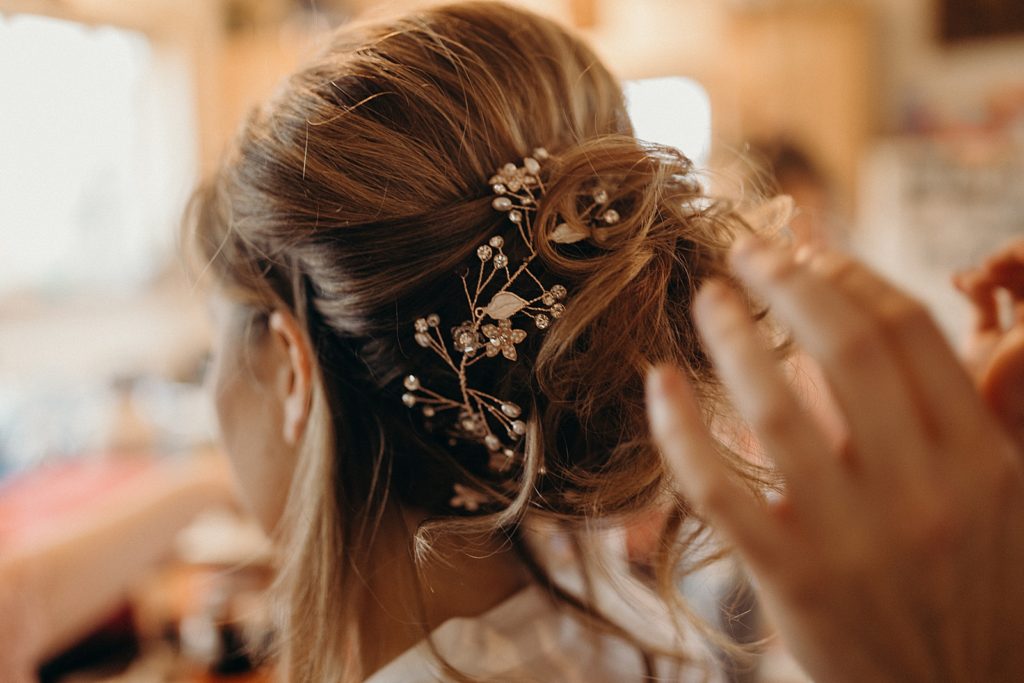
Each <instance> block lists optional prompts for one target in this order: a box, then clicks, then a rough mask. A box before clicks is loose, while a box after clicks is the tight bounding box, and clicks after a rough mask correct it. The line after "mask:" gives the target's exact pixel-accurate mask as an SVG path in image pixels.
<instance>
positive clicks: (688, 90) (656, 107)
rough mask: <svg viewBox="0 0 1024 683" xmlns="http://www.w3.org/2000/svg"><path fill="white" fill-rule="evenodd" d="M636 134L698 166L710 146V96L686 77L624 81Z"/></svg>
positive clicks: (706, 157)
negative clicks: (673, 150)
mask: <svg viewBox="0 0 1024 683" xmlns="http://www.w3.org/2000/svg"><path fill="white" fill-rule="evenodd" d="M625 91H626V101H627V105H628V107H629V116H630V118H631V119H632V120H633V127H634V129H635V130H636V134H637V137H639V138H640V139H642V140H648V141H650V142H657V143H660V144H663V145H669V146H671V147H675V148H677V149H679V150H680V151H682V152H683V154H685V155H686V156H687V157H689V158H690V159H691V160H693V162H694V163H695V164H697V165H698V166H699V167H703V166H704V165H705V164H706V163H707V160H708V153H709V152H710V150H711V100H710V99H709V98H708V93H707V91H706V90H705V89H704V88H703V86H701V85H700V83H697V82H696V81H694V80H692V79H689V78H680V77H671V78H647V79H643V80H636V81H627V82H626V84H625Z"/></svg>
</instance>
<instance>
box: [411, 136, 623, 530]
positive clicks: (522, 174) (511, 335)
mask: <svg viewBox="0 0 1024 683" xmlns="http://www.w3.org/2000/svg"><path fill="white" fill-rule="evenodd" d="M548 158H549V155H548V152H547V151H546V150H545V149H543V148H537V149H535V150H533V154H532V156H528V157H526V158H524V159H523V163H522V165H521V166H516V165H515V164H513V163H508V164H505V165H504V166H503V167H502V168H500V169H498V171H497V172H496V173H495V175H494V176H492V177H491V178H490V180H489V181H488V182H489V184H490V185H491V190H492V191H493V193H494V194H495V197H494V199H493V200H492V202H491V205H492V206H493V207H494V209H495V210H496V211H500V212H503V213H506V214H507V216H508V220H509V222H511V223H512V224H513V225H514V226H515V227H516V232H517V233H518V234H519V238H520V239H521V240H522V242H523V244H524V245H525V246H526V248H527V250H528V251H527V254H526V256H525V257H524V258H523V259H522V260H521V261H520V262H519V263H518V264H513V263H512V262H511V258H510V257H509V255H508V254H506V253H505V251H504V247H505V239H504V238H503V237H501V236H500V235H494V236H493V237H491V238H490V239H489V240H487V243H486V244H482V245H480V246H479V247H477V250H476V257H477V260H478V262H479V263H478V267H477V268H476V269H475V271H476V272H475V277H474V276H473V270H474V269H470V270H469V272H467V273H466V274H464V275H462V276H461V280H462V289H463V292H464V294H465V297H466V304H467V306H468V310H469V315H470V317H469V319H468V320H464V321H462V322H460V323H459V324H457V325H455V326H454V327H452V328H450V330H448V332H447V333H446V332H445V331H444V330H443V329H442V324H441V318H440V316H438V315H437V314H436V313H431V314H430V315H427V316H425V317H422V318H419V319H417V320H416V321H415V323H414V327H415V333H414V339H415V340H416V343H417V344H419V345H420V346H422V347H423V348H428V349H431V350H432V351H433V352H434V353H435V354H436V355H437V356H438V357H439V358H440V359H441V360H442V361H443V362H444V364H445V365H446V366H447V367H448V368H450V369H451V371H452V372H453V373H454V374H455V376H456V377H457V379H458V384H459V395H458V396H457V397H455V398H452V397H449V396H444V395H442V394H440V393H438V392H436V391H433V390H431V389H430V388H428V387H426V386H424V385H423V383H422V382H421V380H420V378H419V377H418V376H416V375H408V376H407V377H406V378H405V380H404V382H403V385H404V387H405V393H404V394H403V395H402V401H403V403H405V405H406V406H408V407H409V408H419V410H420V411H421V412H422V414H423V415H424V416H425V417H427V418H433V417H435V416H436V415H438V414H439V413H441V412H442V411H457V417H456V418H455V420H454V423H453V425H452V427H451V428H450V431H449V435H450V436H451V437H452V438H453V439H466V440H470V441H475V442H478V443H481V444H483V445H484V446H485V447H486V448H487V450H488V451H489V452H490V454H491V457H490V467H491V468H492V469H493V470H495V471H499V472H504V471H507V470H508V469H509V468H510V467H511V466H512V464H513V463H514V462H515V458H516V455H517V453H518V452H519V446H520V443H521V441H522V439H523V436H524V435H525V434H526V422H524V421H523V419H522V412H523V411H522V408H521V407H520V406H519V405H517V404H515V403H513V402H511V401H507V400H504V399H501V398H498V397H496V396H492V395H491V394H488V393H486V392H484V391H480V390H479V389H475V388H473V387H471V386H469V382H468V376H467V370H468V369H469V368H470V367H471V366H473V365H475V364H476V363H478V362H480V361H482V360H484V359H488V358H497V357H499V356H500V357H501V358H503V359H504V360H506V361H509V362H515V361H516V360H517V359H518V358H519V352H518V350H517V346H518V345H520V344H522V343H523V342H524V341H525V340H526V338H527V335H528V332H527V330H526V329H522V328H523V327H526V328H529V327H531V324H530V323H532V327H533V328H535V329H537V330H546V329H547V328H549V327H550V326H551V325H552V324H553V323H554V321H555V320H557V319H558V318H561V317H562V315H564V314H565V311H566V305H565V300H566V297H567V296H568V290H567V289H566V288H565V287H564V286H563V285H560V284H556V285H553V286H551V287H550V288H549V287H546V286H545V285H544V284H543V283H542V282H541V281H540V280H539V279H538V278H537V277H536V276H535V275H534V274H533V273H532V272H530V269H529V266H530V264H531V263H532V262H533V260H534V259H535V258H536V257H537V252H536V251H535V249H534V234H533V220H532V219H533V216H534V215H535V213H536V211H537V202H538V200H539V199H540V197H541V196H542V195H543V193H544V184H543V182H542V181H541V178H540V170H541V163H542V162H544V161H546V160H548ZM593 199H594V204H595V206H601V205H603V204H605V203H607V201H608V199H607V193H606V192H605V191H604V190H603V189H598V190H595V192H594V196H593ZM595 218H598V220H599V221H600V222H602V223H604V224H606V225H610V224H612V223H615V222H616V221H618V219H619V217H618V214H617V213H615V212H614V210H613V209H604V210H603V213H601V214H600V216H599V217H598V216H595ZM588 228H589V226H588V227H579V228H576V229H570V228H569V226H567V225H566V224H564V223H561V224H559V225H558V226H557V227H556V228H555V229H554V231H553V232H552V235H551V239H552V240H553V241H555V242H558V243H572V242H576V241H579V240H580V239H583V238H584V237H586V236H587V235H589V232H588ZM496 285H500V286H499V288H498V290H497V291H496V292H494V293H493V294H492V295H491V296H490V298H488V299H487V300H486V301H484V300H483V299H484V296H485V292H486V291H491V290H493V289H494V286H496ZM513 286H515V291H513ZM524 319H525V320H524ZM527 321H529V322H527ZM453 443H454V442H453ZM456 487H457V488H456V489H455V494H456V495H455V496H454V497H453V498H452V499H451V505H452V506H453V507H462V508H465V509H466V510H469V511H473V510H476V509H477V508H478V507H479V505H480V504H481V503H483V502H486V497H484V496H483V494H480V493H479V492H473V491H470V490H469V489H467V488H466V487H465V486H462V485H461V484H456Z"/></svg>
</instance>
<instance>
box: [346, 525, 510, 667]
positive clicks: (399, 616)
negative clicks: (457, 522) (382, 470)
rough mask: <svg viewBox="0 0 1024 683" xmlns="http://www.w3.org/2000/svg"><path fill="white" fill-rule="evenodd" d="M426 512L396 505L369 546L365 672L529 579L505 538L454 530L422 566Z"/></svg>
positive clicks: (363, 617) (362, 624)
mask: <svg viewBox="0 0 1024 683" xmlns="http://www.w3.org/2000/svg"><path fill="white" fill-rule="evenodd" d="M424 518H425V515H423V514H420V513H417V512H414V511H410V510H406V509H398V508H392V509H391V510H389V511H388V514H386V515H385V517H384V519H383V520H382V521H381V528H380V531H379V532H378V535H377V540H376V541H375V543H374V547H373V550H372V551H371V552H370V553H369V555H370V559H369V562H368V563H367V574H366V582H365V594H364V596H363V599H362V600H361V603H362V604H363V609H362V610H361V611H360V615H359V626H358V628H359V633H360V634H361V638H360V641H361V644H362V647H361V653H360V654H361V657H362V667H363V672H364V676H369V675H371V674H373V672H375V671H377V670H378V669H380V668H381V667H383V666H384V665H385V664H387V663H388V662H390V661H391V660H393V659H395V658H396V657H397V656H398V655H400V654H401V653H402V652H404V651H405V650H408V649H409V648H410V647H412V646H414V645H415V644H416V643H418V642H419V641H421V640H423V638H425V637H426V635H427V634H428V633H429V632H430V631H432V630H434V629H436V628H437V627H438V626H440V625H441V624H442V623H444V622H445V621H447V620H449V619H453V618H456V617H474V616H478V615H480V614H482V613H484V612H486V611H488V610H490V609H491V608H493V607H494V606H496V605H498V604H499V603H501V602H502V601H504V600H505V599H507V598H508V597H510V596H511V595H513V594H514V593H516V592H517V591H519V590H521V589H522V588H523V587H524V586H525V585H526V584H527V583H528V577H527V573H526V570H525V569H524V568H523V566H522V564H521V563H520V561H519V559H518V558H517V557H516V555H515V553H514V552H512V550H511V548H510V546H509V544H508V543H507V542H503V541H502V540H501V539H493V538H491V539H479V538H473V539H467V538H447V539H445V540H443V541H440V542H439V543H438V544H437V545H435V546H434V547H433V548H432V551H431V552H430V553H429V555H428V558H427V559H426V560H425V561H424V562H423V563H421V564H420V566H419V567H416V566H415V564H414V562H413V559H412V540H413V538H412V536H413V533H414V532H415V529H416V528H417V526H418V525H419V523H420V522H422V521H423V519H424Z"/></svg>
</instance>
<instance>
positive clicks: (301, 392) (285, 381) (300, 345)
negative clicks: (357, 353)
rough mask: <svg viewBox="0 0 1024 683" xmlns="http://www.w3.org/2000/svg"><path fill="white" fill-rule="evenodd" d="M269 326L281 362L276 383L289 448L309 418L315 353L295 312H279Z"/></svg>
mask: <svg viewBox="0 0 1024 683" xmlns="http://www.w3.org/2000/svg"><path fill="white" fill-rule="evenodd" d="M269 326H270V334H271V337H272V340H271V343H272V344H273V345H274V346H275V347H276V351H277V354H275V355H278V358H279V361H280V362H279V363H278V367H277V371H276V372H275V376H274V379H273V381H274V391H275V392H276V393H277V395H278V398H279V400H280V401H281V406H282V409H283V410H282V416H283V420H282V437H283V438H284V441H285V443H286V444H288V445H289V446H296V445H298V443H299V439H300V438H302V433H303V432H304V431H305V429H306V422H307V420H308V418H309V405H310V399H311V391H312V379H313V349H312V346H311V345H310V342H309V339H308V337H307V336H306V334H305V332H304V331H303V329H302V326H301V325H300V324H299V321H298V320H296V319H295V316H294V315H292V314H291V312H289V311H287V310H283V309H278V310H275V311H274V312H272V313H271V314H270V321H269Z"/></svg>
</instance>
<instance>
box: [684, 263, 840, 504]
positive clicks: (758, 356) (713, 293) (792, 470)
mask: <svg viewBox="0 0 1024 683" xmlns="http://www.w3.org/2000/svg"><path fill="white" fill-rule="evenodd" d="M694 318H695V320H696V322H697V326H698V328H699V329H700V332H701V336H702V337H703V339H704V346H705V348H706V349H707V351H708V353H709V354H710V356H711V358H712V360H713V361H714V363H715V367H716V369H717V371H718V374H719V377H720V378H721V380H722V382H723V383H724V384H725V386H726V387H728V389H729V391H730V394H731V396H732V398H733V403H734V404H735V406H736V408H737V410H739V412H740V414H741V415H742V416H743V418H744V419H745V420H746V421H747V422H748V423H749V424H750V426H751V427H752V428H753V430H754V432H755V433H756V434H757V437H758V439H759V441H760V442H761V444H762V445H763V446H764V447H765V449H766V450H767V451H768V453H769V454H770V455H771V457H772V458H773V460H774V461H775V462H776V464H777V465H778V466H779V469H780V471H781V472H782V473H783V474H784V475H785V476H786V479H787V481H788V483H789V485H788V486H787V497H788V498H790V499H792V500H794V502H798V501H800V500H801V499H804V498H816V497H818V495H820V493H821V486H820V484H821V477H822V474H823V472H826V471H829V463H828V460H829V457H828V453H829V450H830V449H829V446H828V442H827V439H826V438H825V437H824V435H823V434H822V433H821V430H820V429H819V428H818V426H817V424H815V423H814V421H813V420H812V419H810V416H809V414H808V413H807V412H806V411H805V410H804V409H803V408H802V407H801V406H800V404H799V402H798V401H797V399H796V397H795V396H794V394H793V392H792V390H791V389H790V387H789V384H788V382H787V380H786V379H785V377H784V376H783V374H782V372H781V369H780V367H779V364H778V361H777V360H776V358H775V357H774V356H773V355H772V354H771V352H769V350H768V349H767V348H765V345H764V343H763V342H762V341H761V339H760V336H759V335H758V332H757V329H756V328H755V325H754V322H753V320H752V319H751V317H750V311H749V308H748V306H747V305H746V304H745V303H744V302H743V301H742V300H741V299H740V297H739V296H738V295H737V294H736V293H735V292H734V291H733V290H731V289H729V288H728V287H726V286H725V285H723V284H721V283H718V282H713V281H712V282H709V283H707V284H706V285H705V286H704V287H703V288H702V289H701V291H700V293H699V294H698V295H697V298H696V301H695V302H694Z"/></svg>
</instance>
